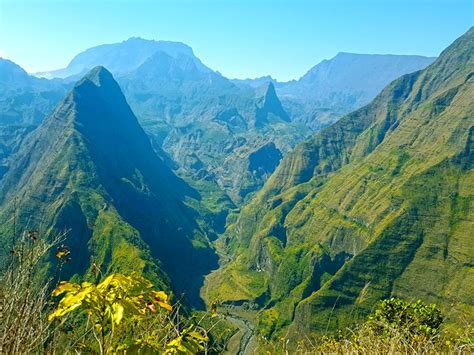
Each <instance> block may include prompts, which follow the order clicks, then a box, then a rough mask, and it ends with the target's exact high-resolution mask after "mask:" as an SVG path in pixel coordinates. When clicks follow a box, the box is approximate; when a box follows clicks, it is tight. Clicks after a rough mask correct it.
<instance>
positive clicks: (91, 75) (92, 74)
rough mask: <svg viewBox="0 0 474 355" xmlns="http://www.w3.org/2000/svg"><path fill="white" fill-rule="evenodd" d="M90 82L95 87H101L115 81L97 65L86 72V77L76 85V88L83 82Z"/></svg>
mask: <svg viewBox="0 0 474 355" xmlns="http://www.w3.org/2000/svg"><path fill="white" fill-rule="evenodd" d="M86 80H87V81H90V82H92V83H93V84H95V85H96V86H102V85H103V84H105V83H108V82H114V83H115V79H114V77H113V75H112V74H111V73H110V72H109V71H108V70H107V69H106V68H105V67H103V66H101V65H98V66H96V67H94V68H92V69H91V70H89V71H88V72H87V74H86V75H84V77H83V78H82V79H81V80H80V81H79V82H78V83H77V84H76V86H78V85H81V84H82V83H83V82H84V81H86Z"/></svg>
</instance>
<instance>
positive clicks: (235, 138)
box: [0, 38, 432, 204]
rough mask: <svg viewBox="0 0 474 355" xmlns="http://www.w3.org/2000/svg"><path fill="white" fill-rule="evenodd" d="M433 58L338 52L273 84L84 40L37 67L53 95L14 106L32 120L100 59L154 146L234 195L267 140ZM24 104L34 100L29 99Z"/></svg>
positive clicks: (321, 121) (173, 51) (363, 97)
mask: <svg viewBox="0 0 474 355" xmlns="http://www.w3.org/2000/svg"><path fill="white" fill-rule="evenodd" d="M431 61H432V58H424V57H418V56H367V55H352V54H339V55H338V56H336V57H335V58H333V59H331V60H329V61H323V62H322V63H320V64H318V65H317V66H315V67H314V68H312V69H311V70H310V71H309V72H308V73H307V74H306V75H305V76H303V77H302V78H301V79H300V80H298V81H292V82H289V83H278V82H276V81H272V79H271V78H270V77H264V78H260V79H257V80H247V81H236V80H233V81H231V80H228V79H227V78H225V77H223V76H222V75H221V74H219V73H217V72H215V71H213V70H211V69H210V68H208V67H206V66H205V65H204V64H203V63H202V62H201V61H200V60H199V59H198V58H197V57H196V56H195V55H194V54H193V51H192V49H191V48H190V47H189V46H187V45H185V44H182V43H179V42H168V41H153V40H144V39H141V38H130V39H128V40H126V41H124V42H121V43H115V44H106V45H101V46H98V47H94V48H90V49H88V50H86V51H84V52H82V53H80V54H78V55H77V56H75V57H74V58H73V60H72V61H71V62H70V64H69V65H68V66H67V67H66V68H64V69H60V70H56V71H52V72H48V73H39V74H36V75H39V76H44V77H48V78H52V77H57V78H65V79H64V80H63V81H61V80H58V79H56V80H55V82H62V83H63V87H62V88H60V89H59V88H57V87H44V85H43V86H42V89H41V90H40V91H41V92H42V94H41V95H42V96H44V95H45V91H47V92H48V95H49V97H50V99H49V100H48V101H47V102H45V103H44V104H43V105H42V109H41V110H40V111H39V112H35V113H31V112H29V111H28V110H27V107H25V109H24V110H22V112H21V115H24V116H32V115H34V118H29V120H30V121H31V120H33V121H34V123H35V124H38V123H39V122H40V121H41V119H42V117H44V116H45V115H46V113H47V112H48V110H50V109H51V107H52V105H53V104H55V103H56V102H57V101H58V100H59V98H60V97H61V95H63V94H64V87H70V86H71V85H72V83H73V82H74V81H75V80H78V79H80V76H82V75H83V74H84V73H85V72H87V71H88V70H90V69H91V68H92V67H94V66H96V65H102V66H104V67H106V68H107V69H109V70H110V71H111V72H112V73H113V74H114V75H115V76H116V78H117V80H118V82H119V84H120V85H121V87H122V88H123V91H124V94H125V96H126V97H127V99H128V101H129V103H130V105H131V107H132V109H133V111H134V112H135V113H136V114H137V117H138V119H139V121H140V122H141V124H142V125H143V126H144V129H145V131H146V132H147V133H148V134H149V135H150V137H151V138H152V141H153V144H154V146H156V147H159V148H163V149H164V151H165V152H166V153H167V154H168V155H169V156H170V158H171V160H170V161H174V162H175V163H176V164H177V165H173V167H174V168H175V169H179V172H180V174H182V175H183V176H186V177H188V178H190V179H191V180H190V182H191V183H194V182H195V183H197V184H200V183H201V182H202V179H205V180H206V181H207V182H206V183H205V184H206V185H207V184H208V183H209V182H210V183H212V184H214V185H216V188H217V189H220V190H222V191H223V192H225V193H226V194H228V195H229V196H230V197H231V198H232V200H233V201H234V203H237V204H240V203H242V202H243V201H245V200H246V199H248V197H249V196H250V195H251V194H252V193H254V192H255V191H256V190H257V189H258V188H259V187H261V186H262V184H263V182H264V181H265V179H266V177H267V174H263V175H261V174H256V173H255V171H256V170H253V169H252V168H250V167H249V166H250V165H249V164H250V163H249V158H250V155H251V154H253V152H255V151H258V150H259V149H260V148H262V147H264V146H268V144H273V145H274V146H275V148H276V149H277V150H278V151H279V152H280V153H279V154H283V155H284V154H286V152H288V151H289V150H290V149H292V148H293V147H294V146H295V144H297V143H298V142H300V141H301V140H303V139H304V138H305V137H308V135H309V134H310V133H311V132H312V131H317V130H319V129H321V128H322V127H325V126H327V125H329V124H331V123H332V122H334V121H335V120H336V119H337V118H338V117H339V116H341V115H342V114H344V113H346V112H348V111H350V110H352V109H354V108H357V107H360V106H361V105H363V104H365V103H367V102H368V101H369V100H370V99H371V98H372V97H373V96H375V95H376V94H377V92H378V91H380V90H381V88H382V87H383V86H384V85H386V84H387V83H389V82H390V81H391V80H393V79H395V78H396V77H397V76H399V75H401V74H404V73H407V72H411V71H415V70H418V69H421V68H423V67H424V66H426V65H428V64H429V63H430V62H431ZM17 74H18V75H14V74H12V75H13V77H15V78H17V79H18V80H19V81H21V82H24V81H25V80H29V81H34V80H36V82H37V83H38V84H39V81H38V79H35V78H33V77H30V76H29V77H28V76H27V77H25V75H26V73H24V72H23V73H21V75H19V73H17ZM13 77H12V78H13ZM361 78H363V80H360V79H361ZM43 82H46V81H45V80H43ZM269 82H272V83H273V84H274V87H275V91H273V92H276V94H275V95H273V96H274V97H273V98H272V100H273V102H274V103H273V104H272V105H273V106H275V107H277V106H279V107H278V108H277V109H276V110H275V111H274V112H271V116H268V114H267V113H265V112H266V111H265V110H267V109H268V107H260V103H259V100H261V98H263V97H264V96H265V93H264V91H265V90H266V87H267V86H268V83H269ZM36 85H37V84H31V85H29V87H36ZM68 85H69V86H68ZM8 86H9V87H11V85H8ZM35 90H36V89H35ZM12 95H16V93H12ZM280 98H282V100H281V101H280ZM16 100H18V99H16ZM16 100H10V98H9V97H8V95H7V97H6V101H7V102H5V103H3V104H2V102H0V110H1V111H3V112H5V114H4V115H5V116H6V115H16V116H17V115H18V114H19V113H18V112H17V111H18V106H16V107H15V109H14V110H13V109H12V108H11V107H10V106H9V103H11V102H12V101H16ZM36 100H38V99H36ZM265 101H266V102H268V100H265ZM27 105H29V107H32V106H35V107H36V106H38V105H37V104H35V103H31V104H30V101H28V104H27ZM267 105H268V104H267ZM262 109H263V111H262ZM1 111H0V112H1ZM15 112H16V113H15ZM5 116H4V117H5ZM25 119H26V118H24V119H23V121H24V120H25ZM17 120H18V119H17ZM11 122H12V123H14V120H13V119H11ZM6 136H8V137H6V139H5V142H7V144H6V147H5V151H6V152H8V151H11V150H12V149H14V147H11V145H12V144H13V143H8V142H16V141H18V139H17V140H15V137H12V136H11V134H6ZM273 145H271V146H273ZM191 147H192V149H190V148H191ZM263 151H266V150H263ZM6 154H7V153H5V154H4V155H6ZM254 164H255V162H254ZM254 164H252V166H254ZM236 167H238V172H239V173H237V170H235V169H236ZM256 169H257V170H259V168H258V167H257V168H256ZM200 181H201V182H200Z"/></svg>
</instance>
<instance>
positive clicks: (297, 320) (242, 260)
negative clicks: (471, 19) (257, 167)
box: [203, 28, 474, 337]
mask: <svg viewBox="0 0 474 355" xmlns="http://www.w3.org/2000/svg"><path fill="white" fill-rule="evenodd" d="M472 92H474V28H471V29H470V30H469V31H468V32H467V33H466V34H465V35H463V36H462V37H461V38H459V39H458V40H456V41H455V42H454V43H453V44H452V45H451V46H450V47H448V48H447V49H446V50H445V51H443V53H442V54H441V55H440V56H439V58H438V59H437V60H436V61H435V62H434V63H433V64H431V65H430V66H429V67H427V68H426V69H424V70H421V71H419V72H415V73H413V74H407V75H404V76H402V77H401V78H399V79H397V80H395V81H394V82H392V83H391V84H390V85H388V86H387V87H386V88H385V89H384V90H383V91H382V92H381V93H380V94H379V95H378V96H377V97H376V98H375V99H374V100H373V101H372V102H371V103H370V104H369V105H367V106H365V107H363V108H361V109H359V110H357V111H355V112H353V113H351V114H349V115H347V116H345V117H343V118H342V119H340V120H339V121H338V122H337V123H335V124H334V125H332V126H330V127H329V128H326V129H323V130H322V131H321V132H320V133H318V134H316V135H315V136H314V137H313V138H311V139H310V140H308V141H306V142H304V143H302V144H300V145H299V146H298V147H297V148H296V149H295V150H294V151H293V152H291V153H289V154H288V155H287V156H286V157H285V158H284V159H283V160H282V162H281V164H280V165H279V167H278V168H277V170H276V171H275V173H274V174H273V175H272V176H271V177H270V178H269V179H268V181H267V182H266V183H265V185H264V187H263V188H262V189H261V190H260V191H259V192H258V193H257V194H256V196H255V197H254V198H253V199H252V200H251V201H250V202H249V203H248V204H247V205H245V206H244V207H243V208H242V210H241V212H240V214H238V215H237V216H235V217H234V219H231V220H230V222H231V223H230V224H229V226H228V228H227V231H226V233H225V236H224V237H223V238H222V240H221V241H220V242H221V243H222V244H223V246H224V247H225V248H226V249H227V252H228V253H230V254H231V259H232V260H231V261H230V262H229V263H228V264H226V265H224V266H223V267H222V268H221V269H220V270H219V271H218V272H216V273H213V274H211V275H210V276H209V277H208V278H207V280H206V285H207V286H206V287H205V288H203V290H207V292H204V291H203V295H204V297H205V298H207V299H208V300H211V299H214V298H218V299H221V300H223V301H224V302H225V303H235V304H242V303H250V304H254V305H255V306H257V307H259V308H260V309H263V311H262V312H263V313H262V317H261V319H260V322H259V330H260V332H261V333H262V334H263V335H264V336H267V337H268V336H274V337H276V336H278V334H282V332H284V331H286V330H287V328H288V327H289V329H290V330H291V331H293V332H295V334H296V333H300V334H304V333H307V332H316V333H318V332H319V333H324V332H325V331H328V330H336V329H343V328H344V327H345V326H347V325H350V324H351V323H353V322H355V321H357V319H359V318H361V317H365V316H366V315H367V313H368V312H370V311H371V310H372V307H373V306H374V304H375V302H376V301H377V300H380V299H382V298H386V297H390V296H397V297H402V298H407V299H417V298H421V299H423V300H425V301H428V302H435V303H438V304H440V305H441V306H442V308H443V309H444V310H445V312H446V314H447V315H448V319H449V321H451V322H456V321H459V320H460V319H461V318H463V317H465V316H466V314H471V315H472V311H473V310H474V303H473V299H472V294H473V292H474V289H473V286H472V285H474V279H473V277H474V268H473V265H474V260H473V255H474V250H473V249H472V238H473V233H472V231H473V230H474V228H473V227H474V226H473V221H474V207H473V204H474V175H473V165H474V156H473V146H472V142H473V133H474V119H473V117H474V101H473V97H472ZM209 290H210V291H209Z"/></svg>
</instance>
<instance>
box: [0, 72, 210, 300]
mask: <svg viewBox="0 0 474 355" xmlns="http://www.w3.org/2000/svg"><path fill="white" fill-rule="evenodd" d="M201 199H202V198H201V196H200V195H199V194H198V193H197V192H196V191H195V190H194V189H192V188H190V187H189V186H188V185H187V184H186V183H185V182H184V181H183V180H181V179H180V178H178V177H176V176H175V175H174V173H173V172H172V171H171V170H170V169H169V168H168V166H167V165H166V164H165V163H164V162H163V161H162V160H161V159H160V158H159V157H158V156H157V154H156V153H155V151H154V150H153V148H152V146H151V144H150V141H149V138H148V137H147V136H146V134H145V132H144V131H143V129H142V128H141V127H140V125H139V124H138V121H137V119H136V117H135V116H134V114H133V112H132V111H131V109H130V107H129V106H128V104H127V102H126V100H125V97H124V96H123V94H122V92H121V90H120V87H119V86H118V84H117V83H116V82H115V80H114V79H113V77H112V75H111V74H110V73H109V72H108V71H107V70H106V69H104V68H103V67H96V68H94V69H93V70H91V71H90V72H89V73H88V74H87V75H86V76H85V77H84V78H83V79H81V80H80V81H79V82H78V83H77V84H76V85H75V86H74V88H73V89H72V91H71V92H70V93H69V94H68V95H67V96H66V98H65V99H64V100H63V101H62V102H61V103H60V104H59V105H58V106H57V107H56V109H55V110H54V111H53V113H52V114H51V115H50V116H49V117H48V118H46V119H45V120H44V121H43V123H42V124H41V125H40V126H39V127H38V128H37V129H36V130H35V131H34V132H33V133H31V134H30V135H29V136H28V137H27V139H26V140H25V142H24V143H22V144H21V146H20V148H19V150H18V152H16V153H15V154H14V155H13V156H11V158H10V162H9V169H8V171H7V172H6V173H5V175H4V177H3V179H2V180H1V185H0V219H1V221H2V230H1V232H2V239H1V240H2V244H3V245H4V246H5V245H8V244H9V243H10V242H11V238H12V233H11V218H12V216H13V215H14V214H16V215H17V216H16V218H17V224H18V226H22V227H23V228H30V229H41V230H43V231H44V232H46V233H48V234H50V233H57V232H61V231H63V230H69V233H68V234H67V239H66V241H65V243H66V244H67V245H68V246H69V247H70V248H71V256H72V260H71V262H70V263H68V264H66V266H65V268H64V270H63V277H66V278H67V277H73V276H74V277H79V278H81V277H83V276H84V275H87V274H88V273H89V272H90V271H91V268H92V265H93V264H95V265H98V266H99V267H101V268H102V272H104V273H110V272H118V271H120V272H125V273H129V272H132V271H136V272H139V273H141V274H144V275H146V276H148V277H149V278H150V279H152V280H153V281H155V282H156V283H157V285H163V286H167V287H171V288H172V289H173V290H175V292H177V293H179V294H181V293H185V299H186V300H187V301H188V302H189V303H190V304H195V305H198V304H199V302H200V300H199V298H198V297H197V295H196V294H195V293H196V290H197V289H198V288H199V283H200V282H201V281H200V280H202V275H203V274H205V273H207V272H208V270H210V269H212V268H214V267H215V263H216V257H215V255H214V252H213V251H212V249H211V247H210V245H209V241H208V235H207V233H211V229H209V228H206V230H208V232H204V228H203V226H204V222H203V221H202V220H201V219H200V218H199V217H198V212H197V211H196V210H194V209H193V208H192V207H190V205H193V204H194V205H196V204H199V203H200V201H201ZM193 201H194V202H193ZM15 211H16V212H15ZM2 250H7V248H4V249H2ZM183 259H184V260H188V261H189V263H182V260H183ZM52 264H53V263H51V265H50V268H53V265H52ZM51 270H52V269H51Z"/></svg>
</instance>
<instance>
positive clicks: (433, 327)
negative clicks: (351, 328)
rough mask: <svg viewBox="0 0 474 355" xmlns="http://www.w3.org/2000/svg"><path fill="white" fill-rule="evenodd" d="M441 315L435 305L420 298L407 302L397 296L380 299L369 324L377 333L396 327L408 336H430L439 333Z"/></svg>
mask: <svg viewBox="0 0 474 355" xmlns="http://www.w3.org/2000/svg"><path fill="white" fill-rule="evenodd" d="M442 323H443V316H442V315H441V311H440V310H439V309H438V308H437V306H436V305H434V304H431V305H427V304H425V303H423V302H422V301H421V300H418V301H416V302H407V301H404V300H401V299H398V298H389V299H386V300H383V301H380V303H379V304H378V306H377V308H376V310H375V312H374V314H373V315H372V316H370V317H369V325H370V326H371V328H372V329H373V330H374V331H375V332H376V333H378V334H381V335H388V334H390V332H391V330H392V329H397V330H400V331H402V332H405V333H407V334H408V335H410V336H424V337H427V338H429V337H432V336H434V335H437V334H438V333H439V328H440V326H441V324H442Z"/></svg>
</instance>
